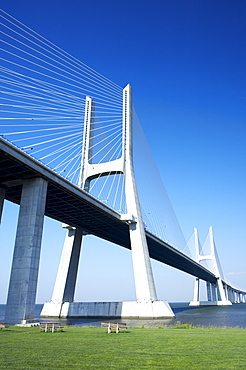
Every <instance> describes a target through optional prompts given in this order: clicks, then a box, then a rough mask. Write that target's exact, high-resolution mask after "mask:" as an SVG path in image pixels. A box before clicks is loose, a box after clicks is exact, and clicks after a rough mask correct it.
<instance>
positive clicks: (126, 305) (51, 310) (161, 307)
mask: <svg viewBox="0 0 246 370" xmlns="http://www.w3.org/2000/svg"><path fill="white" fill-rule="evenodd" d="M40 316H41V317H60V318H69V317H71V318H72V317H87V318H96V317H97V318H99V317H103V318H107V317H108V318H121V317H124V318H137V319H138V318H146V319H147V318H148V319H156V318H167V317H175V315H174V313H173V311H172V309H171V307H170V306H169V304H168V302H165V301H153V302H152V301H149V302H147V303H139V302H64V303H53V302H46V303H45V304H44V306H43V309H42V312H41V315H40Z"/></svg>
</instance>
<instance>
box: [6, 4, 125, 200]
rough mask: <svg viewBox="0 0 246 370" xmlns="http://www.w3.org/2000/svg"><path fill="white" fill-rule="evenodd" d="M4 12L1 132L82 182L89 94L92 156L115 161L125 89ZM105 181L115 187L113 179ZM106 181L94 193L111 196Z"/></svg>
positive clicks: (100, 159)
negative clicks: (87, 98)
mask: <svg viewBox="0 0 246 370" xmlns="http://www.w3.org/2000/svg"><path fill="white" fill-rule="evenodd" d="M0 16H1V20H2V39H1V48H0V50H1V61H2V63H1V67H0V79H1V103H0V104H1V118H0V134H1V136H2V137H4V138H6V139H8V140H10V141H11V142H12V143H13V144H15V145H17V146H18V147H20V148H21V149H22V150H23V151H25V152H27V153H29V154H30V155H32V156H33V157H35V158H37V159H39V160H41V161H42V162H43V163H44V164H46V165H47V166H49V167H50V168H52V169H53V170H54V171H56V172H57V173H58V174H60V175H62V176H64V177H65V178H67V179H68V180H70V181H72V182H73V183H75V184H77V183H78V179H79V173H80V168H81V149H82V137H83V125H84V111H85V98H86V96H90V97H91V98H92V99H93V102H94V105H95V112H94V125H93V130H94V140H93V148H91V153H92V158H90V160H91V162H92V163H100V162H103V161H109V160H113V159H115V158H118V157H119V156H120V155H121V154H122V153H121V150H122V148H121V144H120V143H121V136H122V127H121V126H122V88H121V87H119V86H118V85H116V84H115V83H113V82H112V81H110V80H109V79H107V78H106V77H104V76H102V75H101V74H100V73H98V72H96V71H94V70H93V69H92V68H90V67H88V66H87V65H85V64H84V63H82V62H81V61H79V60H78V59H76V58H75V57H73V56H72V55H70V54H68V53H67V52H65V51H63V50H62V49H61V48H59V47H58V46H56V45H54V44H53V43H51V42H50V41H49V40H47V39H45V38H44V37H42V36H41V35H39V34H38V33H36V32H35V31H33V30H31V29H30V28H29V27H27V26H26V25H24V24H23V23H21V22H20V21H18V20H17V19H15V18H13V17H12V16H11V15H9V14H7V13H6V12H4V11H3V10H1V12H0ZM100 182H101V180H98V181H97V183H100ZM104 182H105V183H106V184H107V183H111V185H110V188H111V189H113V184H112V180H111V179H110V181H109V179H106V180H105V179H104ZM113 182H114V183H116V184H117V183H119V180H118V178H117V179H114V181H113ZM120 183H121V185H120V186H119V184H118V185H116V186H118V187H119V188H120V192H122V186H123V185H122V181H120ZM106 184H104V185H100V189H99V190H98V191H97V193H96V189H97V188H98V186H96V184H92V190H91V192H92V194H94V195H95V196H97V197H99V199H100V198H101V199H102V198H103V197H104V198H105V199H109V198H110V195H109V194H103V190H102V189H106V188H107V186H106ZM97 185H98V184H97ZM104 192H105V191H104ZM111 192H113V190H111ZM114 196H115V195H114ZM111 198H112V196H111ZM107 202H108V200H107ZM116 203H117V202H116V201H113V204H115V206H116ZM118 206H119V204H118Z"/></svg>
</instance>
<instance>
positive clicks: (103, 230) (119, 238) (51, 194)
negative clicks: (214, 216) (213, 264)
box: [0, 138, 216, 282]
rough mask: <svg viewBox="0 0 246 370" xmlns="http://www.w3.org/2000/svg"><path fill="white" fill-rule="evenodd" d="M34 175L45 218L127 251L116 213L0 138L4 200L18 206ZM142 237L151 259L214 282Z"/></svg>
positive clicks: (158, 242) (159, 242)
mask: <svg viewBox="0 0 246 370" xmlns="http://www.w3.org/2000/svg"><path fill="white" fill-rule="evenodd" d="M37 176H38V177H42V178H44V179H46V180H47V181H48V192H47V200H46V210H45V214H46V215H47V216H49V217H51V218H53V219H56V220H58V221H61V222H63V223H66V224H69V225H72V226H76V227H80V228H82V229H83V230H84V231H85V232H87V233H88V234H93V235H96V236H98V237H100V238H103V239H105V240H108V241H110V242H113V243H115V244H118V245H120V246H123V247H125V248H128V249H130V240H129V230H128V224H127V222H125V221H122V220H121V216H120V214H119V213H117V212H115V211H114V210H112V209H111V208H109V207H107V206H106V205H105V204H103V203H101V202H100V201H98V200H97V199H95V198H94V197H92V196H91V195H90V194H88V193H86V192H84V191H83V190H81V189H79V188H78V187H77V186H75V185H74V184H72V183H71V182H69V181H67V180H66V179H65V178H63V177H62V176H60V175H57V174H56V173H55V172H54V171H52V170H51V169H49V168H48V167H46V166H44V165H43V164H42V163H41V162H39V161H37V160H35V159H33V158H32V157H31V156H29V155H28V154H26V153H24V152H23V151H21V150H20V149H18V148H16V147H15V146H13V145H12V144H11V143H9V142H7V141H5V140H3V139H2V138H0V186H1V187H2V188H4V189H5V191H6V195H5V198H6V199H7V200H9V201H11V202H14V203H16V204H20V199H21V191H22V183H23V181H24V180H26V179H28V178H33V177H37ZM146 237H147V242H148V247H149V253H150V257H151V258H153V259H156V260H158V261H160V262H163V263H165V264H167V265H170V266H172V267H175V268H178V269H179V270H182V271H184V272H187V273H189V274H191V275H194V276H197V277H199V278H201V279H203V280H207V281H210V282H215V281H216V278H215V276H214V275H213V274H212V273H211V272H209V271H208V270H206V269H205V268H204V267H202V266H201V265H199V264H198V263H196V262H194V261H193V260H192V259H190V258H189V257H187V256H186V255H184V254H183V253H181V252H179V251H178V250H176V249H175V248H173V247H171V246H170V245H168V244H167V243H165V242H163V241H162V240H160V239H158V238H156V237H155V236H154V235H152V234H150V233H149V232H146Z"/></svg>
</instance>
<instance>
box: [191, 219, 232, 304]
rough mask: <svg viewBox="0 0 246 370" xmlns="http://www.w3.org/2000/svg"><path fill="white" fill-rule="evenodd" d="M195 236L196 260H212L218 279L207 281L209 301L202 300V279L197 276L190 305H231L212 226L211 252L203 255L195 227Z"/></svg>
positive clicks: (210, 234) (210, 237)
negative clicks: (213, 281) (214, 281)
mask: <svg viewBox="0 0 246 370" xmlns="http://www.w3.org/2000/svg"><path fill="white" fill-rule="evenodd" d="M194 238H195V249H196V261H197V262H198V263H201V262H202V261H205V260H210V261H212V264H213V271H212V272H213V273H214V274H215V276H216V278H217V281H216V283H212V282H210V281H206V287H207V301H201V300H200V279H199V278H197V277H196V278H195V284H194V297H193V301H191V302H190V306H210V305H211V306H229V305H231V304H232V303H231V301H230V300H229V299H228V289H227V284H226V283H225V282H224V281H223V279H222V276H221V271H220V268H219V260H218V255H217V254H216V251H215V243H214V236H213V229H212V226H211V227H210V228H209V243H210V254H207V255H202V254H201V248H200V241H199V236H198V230H197V229H196V228H195V229H194Z"/></svg>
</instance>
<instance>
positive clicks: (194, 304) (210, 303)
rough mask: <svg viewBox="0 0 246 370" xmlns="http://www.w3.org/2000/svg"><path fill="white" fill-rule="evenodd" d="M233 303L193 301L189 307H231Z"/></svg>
mask: <svg viewBox="0 0 246 370" xmlns="http://www.w3.org/2000/svg"><path fill="white" fill-rule="evenodd" d="M231 305H232V303H231V301H191V302H190V304H189V306H231Z"/></svg>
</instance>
